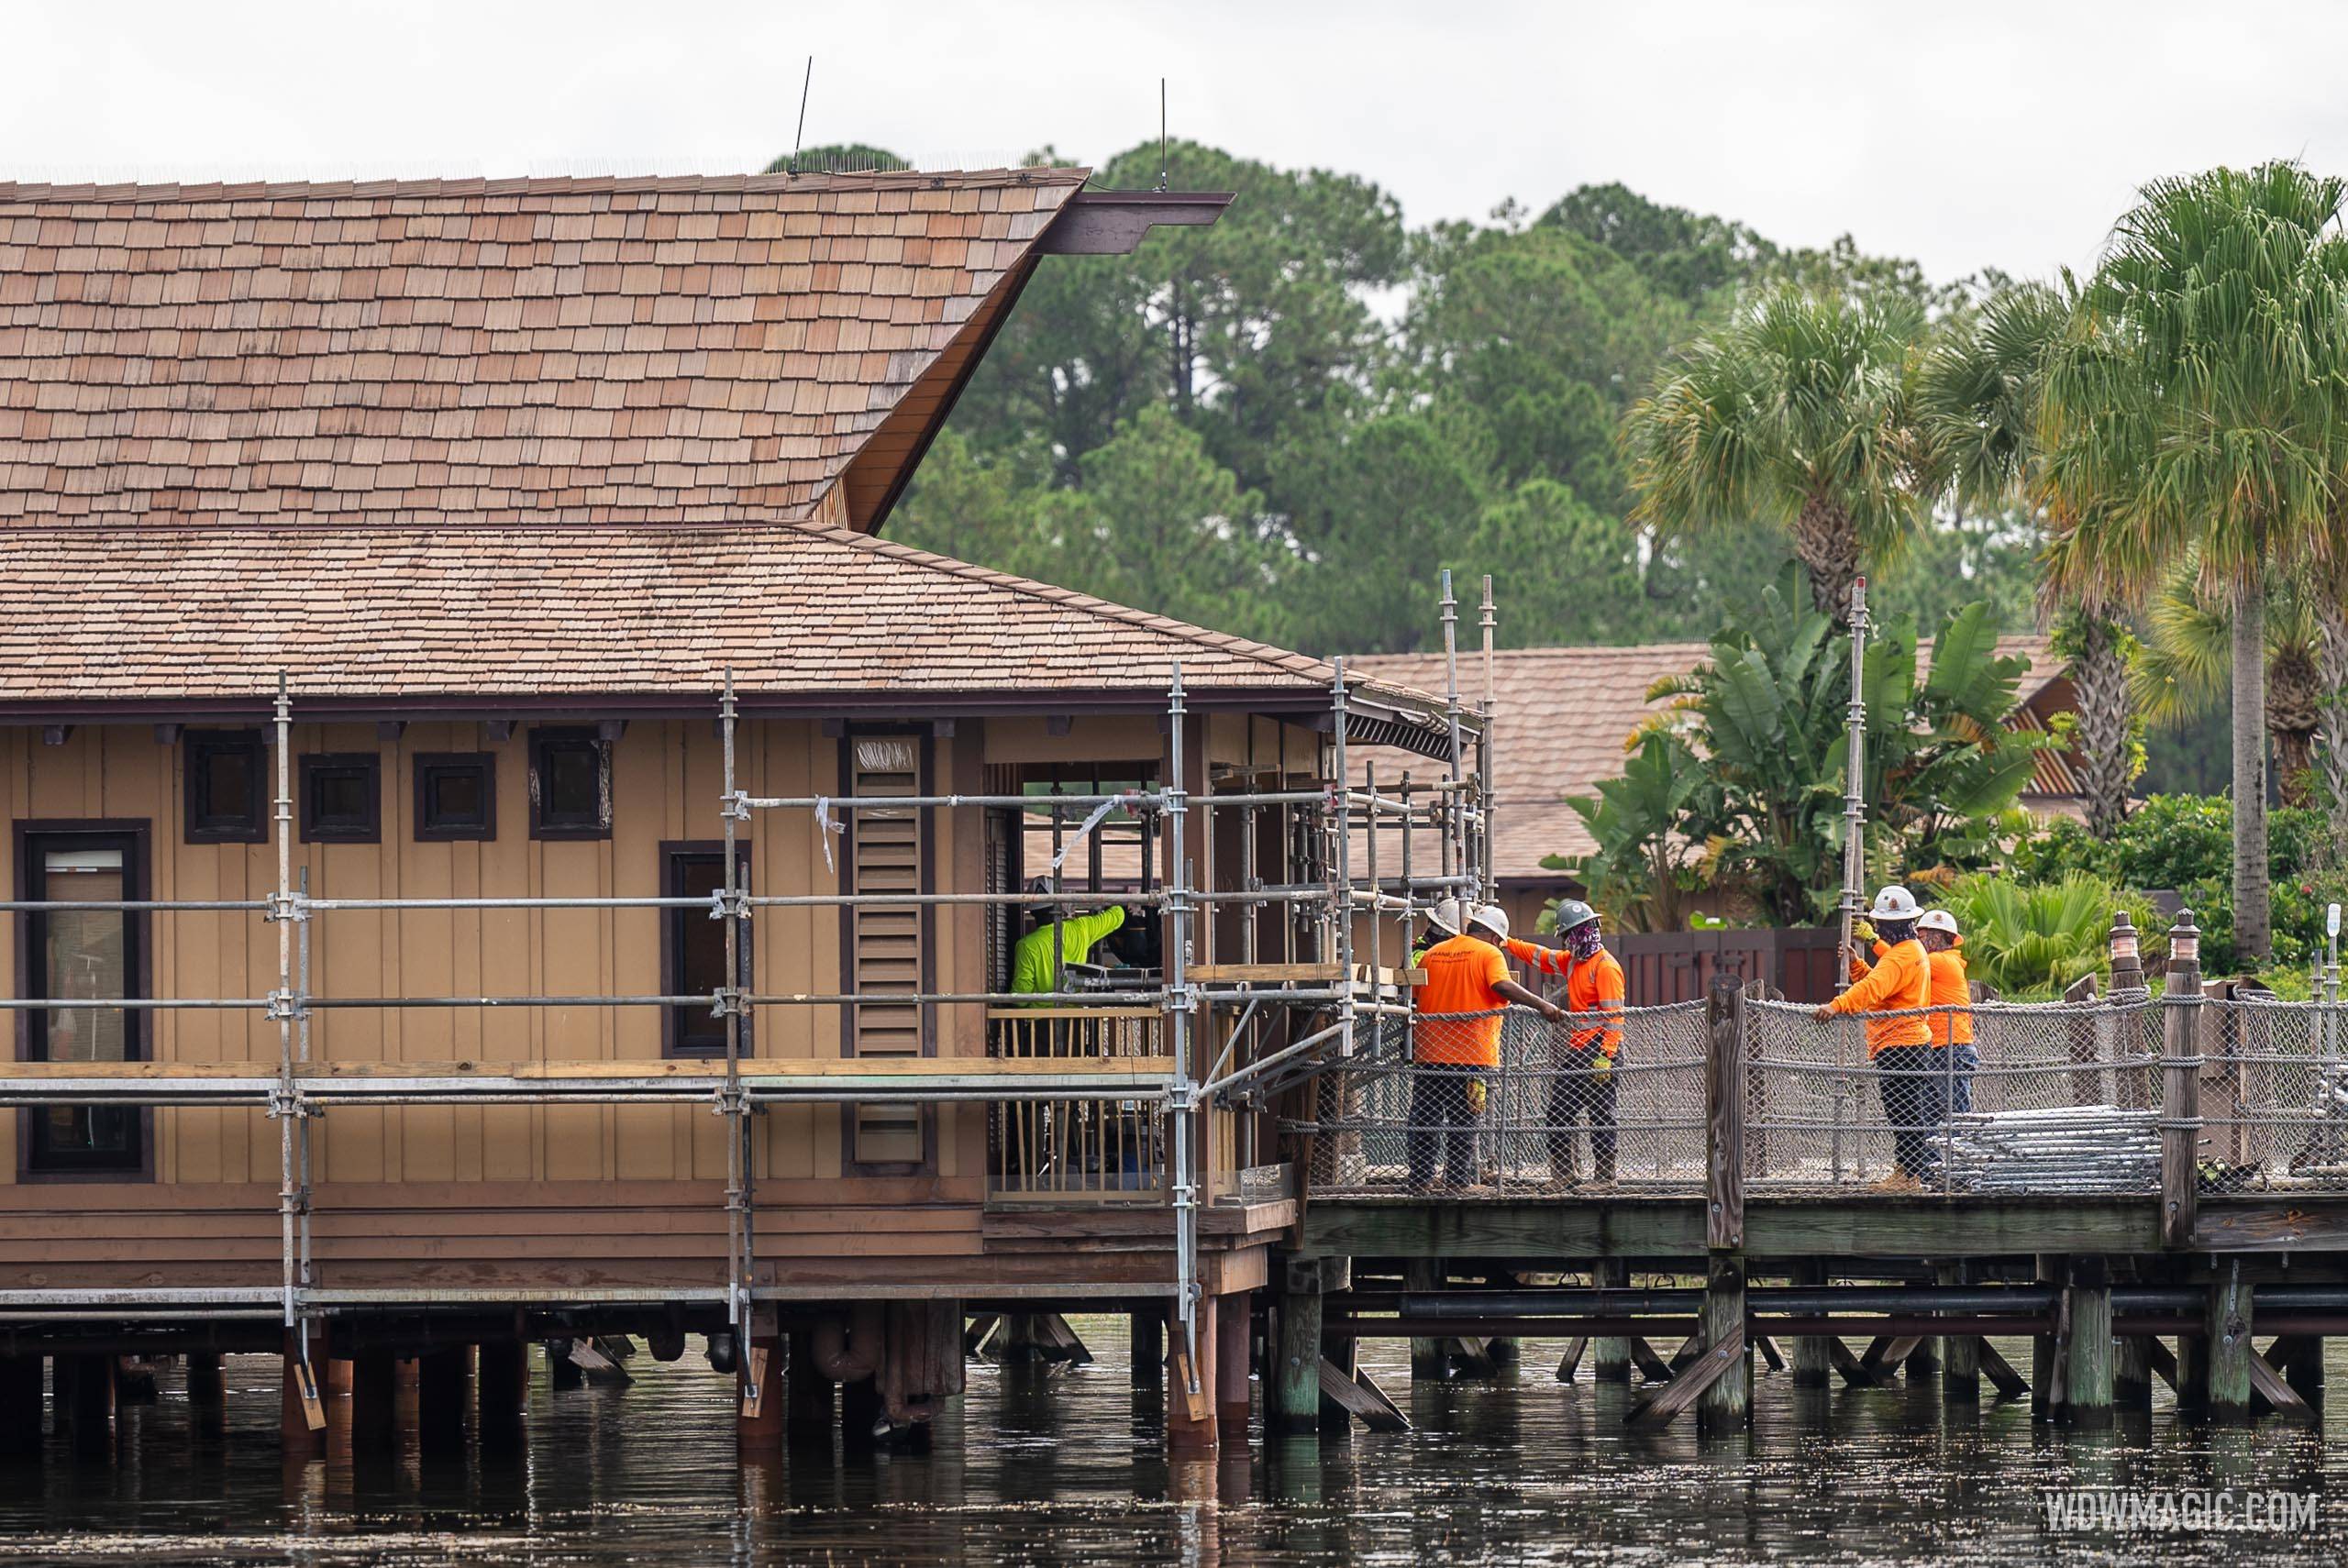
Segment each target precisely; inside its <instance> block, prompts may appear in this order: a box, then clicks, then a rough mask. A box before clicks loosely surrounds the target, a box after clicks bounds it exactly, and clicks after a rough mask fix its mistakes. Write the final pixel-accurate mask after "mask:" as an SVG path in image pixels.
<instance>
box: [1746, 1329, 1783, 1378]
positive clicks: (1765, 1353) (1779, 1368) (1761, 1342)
mask: <svg viewBox="0 0 2348 1568" xmlns="http://www.w3.org/2000/svg"><path fill="white" fill-rule="evenodd" d="M1753 1348H1754V1349H1755V1350H1757V1351H1759V1352H1760V1353H1761V1359H1762V1360H1763V1361H1766V1362H1767V1363H1768V1364H1769V1370H1770V1371H1772V1372H1783V1371H1785V1369H1786V1353H1785V1352H1783V1351H1781V1350H1779V1349H1778V1342H1777V1341H1776V1340H1774V1339H1771V1338H1770V1337H1769V1336H1768V1335H1767V1334H1763V1335H1762V1336H1761V1337H1760V1338H1758V1339H1756V1340H1755V1341H1754V1342H1753Z"/></svg>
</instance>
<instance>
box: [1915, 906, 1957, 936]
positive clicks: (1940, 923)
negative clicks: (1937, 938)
mask: <svg viewBox="0 0 2348 1568" xmlns="http://www.w3.org/2000/svg"><path fill="white" fill-rule="evenodd" d="M1916 929H1917V930H1919V931H1945V932H1947V933H1949V934H1950V935H1951V936H1955V934H1956V917H1955V915H1953V914H1951V913H1949V912H1948V911H1946V910H1926V911H1924V913H1923V916H1922V919H1920V920H1918V921H1917V922H1916Z"/></svg>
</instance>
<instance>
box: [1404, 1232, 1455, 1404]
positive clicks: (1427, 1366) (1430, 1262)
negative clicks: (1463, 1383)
mask: <svg viewBox="0 0 2348 1568" xmlns="http://www.w3.org/2000/svg"><path fill="white" fill-rule="evenodd" d="M1443 1286H1444V1268H1443V1260H1442V1259H1441V1258H1405V1259H1404V1260H1403V1261H1402V1288H1403V1289H1404V1290H1441V1289H1442V1288H1443ZM1450 1374H1451V1358H1450V1357H1449V1356H1448V1355H1446V1354H1445V1353H1444V1348H1443V1342H1442V1341H1441V1340H1439V1339H1414V1340H1412V1342H1411V1381H1412V1382H1413V1383H1416V1382H1418V1381H1419V1380H1420V1379H1422V1378H1424V1379H1425V1380H1426V1381H1427V1382H1429V1383H1440V1382H1442V1381H1443V1380H1444V1379H1445V1377H1447V1376H1449V1375H1450Z"/></svg>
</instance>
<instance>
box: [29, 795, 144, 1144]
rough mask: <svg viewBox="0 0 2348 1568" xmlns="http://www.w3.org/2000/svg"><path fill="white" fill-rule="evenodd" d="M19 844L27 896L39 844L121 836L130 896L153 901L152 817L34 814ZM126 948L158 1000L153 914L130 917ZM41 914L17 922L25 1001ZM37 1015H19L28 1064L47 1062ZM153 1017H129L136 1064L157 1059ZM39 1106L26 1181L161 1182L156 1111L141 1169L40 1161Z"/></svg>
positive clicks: (127, 1044) (130, 969)
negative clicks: (39, 1048) (152, 1049)
mask: <svg viewBox="0 0 2348 1568" xmlns="http://www.w3.org/2000/svg"><path fill="white" fill-rule="evenodd" d="M14 829H15V837H16V843H15V845H14V846H13V850H14V855H13V859H14V867H15V873H14V875H15V881H14V884H13V885H14V886H15V887H16V888H17V889H18V891H17V896H18V897H19V898H21V897H24V896H25V891H24V890H25V889H28V888H30V887H31V886H32V878H31V875H30V870H31V866H32V855H33V850H34V847H35V845H36V844H37V843H38V842H39V841H40V840H42V839H50V838H59V837H64V836H69V835H73V834H80V835H83V836H86V837H90V838H96V839H107V838H117V839H121V840H124V841H126V843H127V855H126V857H125V859H126V865H125V867H124V876H123V892H124V896H125V897H126V898H128V899H144V898H147V897H149V896H150V895H149V892H148V889H149V888H150V886H151V883H150V880H149V878H150V872H151V867H152V865H153V841H154V833H153V824H152V823H150V821H149V820H148V819H146V818H145V817H87V818H77V817H30V818H24V819H20V820H19V821H17V823H15V824H14ZM124 918H125V922H126V924H125V928H124V933H123V936H124V943H125V945H126V946H127V947H128V948H129V949H130V951H129V952H128V953H127V954H125V955H124V961H123V968H124V970H125V972H126V973H127V974H130V975H133V976H135V977H136V983H137V987H138V988H137V989H136V990H135V991H133V992H132V993H131V994H132V995H134V996H138V997H150V996H152V995H154V961H153V955H154V949H153V947H152V945H151V944H150V940H149V936H150V922H149V920H148V916H147V914H146V911H142V910H132V911H128V912H127V914H126V915H125V917H124ZM16 926H17V944H16V946H17V985H16V994H17V997H18V998H19V999H31V997H32V996H33V975H34V973H35V956H34V955H35V953H36V952H37V947H36V944H35V936H36V933H37V928H38V927H39V916H38V915H33V914H20V915H18V916H17V922H16ZM36 1016H37V1015H36V1014H35V1012H34V1010H32V1009H30V1008H24V1009H20V1010H18V1011H17V1029H16V1055H17V1060H18V1061H20V1062H34V1061H39V1060H42V1059H43V1058H42V1056H40V1055H36V1053H35V1038H34V1037H35V1032H36V1031H35V1024H34V1019H35V1017H36ZM152 1016H153V1014H152V1013H151V1012H150V1011H149V1010H146V1009H144V1008H140V1009H136V1010H132V1011H131V1012H130V1013H129V1014H128V1015H127V1017H126V1019H125V1020H124V1029H123V1054H124V1055H126V1056H127V1057H129V1058H130V1059H131V1060H133V1061H145V1060H147V1058H148V1055H149V1038H150V1037H149V1029H150V1024H149V1020H150V1018H151V1017H152ZM38 1114H39V1110H38V1108H37V1107H32V1106H27V1107H25V1108H24V1109H23V1110H19V1111H18V1112H17V1180H18V1181H20V1182H26V1183H52V1182H53V1183H72V1182H127V1181H149V1182H151V1181H153V1180H154V1179H155V1113H154V1111H153V1110H151V1109H150V1108H148V1107H143V1106H142V1107H140V1108H139V1110H138V1164H137V1165H130V1164H127V1163H126V1164H123V1165H115V1166H104V1165H79V1166H72V1165H68V1166H49V1167H43V1166H39V1165H35V1164H34V1163H33V1144H34V1132H33V1118H34V1117H35V1116H36V1115H38Z"/></svg>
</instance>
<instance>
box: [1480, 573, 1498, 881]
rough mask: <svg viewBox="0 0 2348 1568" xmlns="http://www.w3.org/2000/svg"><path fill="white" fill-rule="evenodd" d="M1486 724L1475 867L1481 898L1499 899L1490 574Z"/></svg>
mask: <svg viewBox="0 0 2348 1568" xmlns="http://www.w3.org/2000/svg"><path fill="white" fill-rule="evenodd" d="M1483 622H1484V723H1483V727H1482V728H1481V729H1480V730H1479V731H1478V732H1477V735H1476V780H1477V785H1476V812H1477V816H1476V823H1477V827H1476V832H1477V836H1478V838H1479V841H1480V842H1479V845H1478V851H1477V856H1476V864H1477V867H1479V870H1480V871H1481V872H1482V875H1483V881H1482V883H1481V884H1479V887H1480V889H1481V891H1480V892H1479V897H1482V898H1487V899H1496V898H1498V897H1499V896H1500V885H1499V877H1498V875H1497V874H1496V873H1495V871H1494V870H1493V866H1492V862H1493V858H1494V857H1493V851H1492V805H1493V801H1492V797H1493V796H1494V795H1495V794H1496V793H1497V792H1498V791H1497V790H1495V789H1494V787H1493V782H1492V781H1493V778H1494V776H1495V775H1496V774H1497V773H1498V771H1499V768H1500V761H1499V758H1498V756H1496V755H1495V745H1496V742H1495V741H1494V738H1493V734H1492V731H1493V729H1494V727H1495V723H1494V721H1495V719H1496V718H1497V716H1498V714H1499V712H1500V691H1499V684H1500V683H1499V678H1498V675H1497V672H1496V670H1495V668H1494V662H1493V660H1494V655H1493V646H1494V639H1495V637H1496V636H1497V635H1498V634H1499V631H1500V608H1499V605H1498V604H1497V603H1496V602H1494V600H1493V598H1492V579H1491V574H1490V572H1487V573H1485V574H1484V615H1483Z"/></svg>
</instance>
